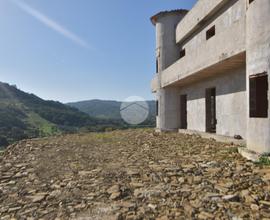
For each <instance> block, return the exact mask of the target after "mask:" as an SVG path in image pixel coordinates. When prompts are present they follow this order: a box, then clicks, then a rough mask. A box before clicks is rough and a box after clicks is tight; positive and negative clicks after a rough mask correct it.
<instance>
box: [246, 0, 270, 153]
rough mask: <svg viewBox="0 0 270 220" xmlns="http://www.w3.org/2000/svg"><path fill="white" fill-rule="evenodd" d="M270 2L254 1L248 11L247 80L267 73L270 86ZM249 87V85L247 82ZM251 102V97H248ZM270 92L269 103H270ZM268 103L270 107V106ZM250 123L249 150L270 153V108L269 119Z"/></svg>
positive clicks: (255, 120) (254, 120)
mask: <svg viewBox="0 0 270 220" xmlns="http://www.w3.org/2000/svg"><path fill="white" fill-rule="evenodd" d="M269 21H270V1H269V0H254V1H253V2H252V3H251V4H250V5H249V7H248V10H247V79H249V75H253V74H257V73H262V72H267V73H268V82H269V86H270V80H269V75H270V25H269ZM247 87H248V88H249V83H248V80H247ZM247 98H248V100H249V97H247ZM269 100H270V90H268V102H269V103H270V101H269ZM269 103H268V105H269ZM247 122H248V127H247V129H248V132H247V134H248V137H247V145H248V148H249V149H251V150H254V151H257V152H270V106H268V118H250V117H249V115H247Z"/></svg>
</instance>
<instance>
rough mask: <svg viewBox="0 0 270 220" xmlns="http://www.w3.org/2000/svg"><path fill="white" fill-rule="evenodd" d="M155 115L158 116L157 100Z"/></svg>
mask: <svg viewBox="0 0 270 220" xmlns="http://www.w3.org/2000/svg"><path fill="white" fill-rule="evenodd" d="M156 116H158V101H156Z"/></svg>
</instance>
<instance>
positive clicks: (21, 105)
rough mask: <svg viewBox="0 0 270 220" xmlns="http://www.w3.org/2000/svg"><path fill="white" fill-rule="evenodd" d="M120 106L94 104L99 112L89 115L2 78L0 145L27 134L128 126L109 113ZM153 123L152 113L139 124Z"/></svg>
mask: <svg viewBox="0 0 270 220" xmlns="http://www.w3.org/2000/svg"><path fill="white" fill-rule="evenodd" d="M100 102H102V101H100ZM97 106H98V103H97ZM117 106H118V103H117ZM116 109H117V110H116ZM119 109H120V105H119V106H118V107H117V108H115V109H114V110H112V108H110V107H108V106H104V105H103V107H99V108H98V109H96V108H94V110H93V111H94V112H96V113H95V114H93V116H89V114H87V113H85V112H82V111H80V110H78V109H77V108H74V107H72V106H69V105H64V104H62V103H60V102H55V101H45V100H43V99H41V98H39V97H37V96H35V95H33V94H28V93H25V92H23V91H21V90H19V89H17V87H16V86H11V85H9V84H6V83H1V82H0V148H1V147H3V146H7V145H8V144H10V143H13V142H14V141H18V140H21V139H25V138H34V137H44V136H50V135H57V134H62V133H66V132H69V133H70V132H77V131H105V130H112V129H124V128H129V127H130V126H129V125H127V124H126V123H125V122H124V121H123V120H121V118H120V117H118V116H117V117H115V116H113V117H112V116H111V115H110V114H109V113H110V112H114V113H113V114H115V115H116V112H117V113H118V114H119V116H120V113H119ZM98 111H100V113H98ZM102 115H103V116H102ZM153 125H154V118H153V117H149V119H148V120H147V121H145V122H144V123H143V124H142V125H140V126H153Z"/></svg>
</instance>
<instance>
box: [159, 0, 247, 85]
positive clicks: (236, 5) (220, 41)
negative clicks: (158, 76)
mask: <svg viewBox="0 0 270 220" xmlns="http://www.w3.org/2000/svg"><path fill="white" fill-rule="evenodd" d="M192 10H193V9H192ZM245 13H246V2H245V0H231V1H230V2H229V3H228V4H226V6H224V8H223V9H222V10H221V11H219V12H218V13H217V14H216V15H215V16H213V17H211V19H210V20H208V22H207V23H205V24H204V26H202V27H201V29H200V30H199V31H197V32H195V33H194V34H193V35H192V36H191V37H190V38H189V39H188V40H187V41H186V42H185V43H183V45H182V47H183V48H185V49H186V56H185V57H183V58H182V59H180V60H178V61H177V62H175V63H174V64H173V65H171V66H169V67H168V68H167V69H165V70H164V71H163V72H162V80H161V82H162V86H163V87H164V86H167V85H170V84H171V83H173V82H176V81H178V80H179V79H182V78H183V77H188V76H190V75H192V74H194V73H196V72H198V71H201V70H203V69H205V68H207V67H208V66H210V65H214V64H216V63H218V62H221V61H223V60H226V59H227V58H229V57H232V56H234V55H236V54H239V53H241V52H243V51H245V50H246V17H245ZM187 16H188V15H187ZM184 19H185V18H184ZM180 23H181V22H180ZM213 25H215V26H216V35H215V36H214V37H212V38H211V39H209V40H206V31H207V30H208V29H209V28H210V27H212V26H213Z"/></svg>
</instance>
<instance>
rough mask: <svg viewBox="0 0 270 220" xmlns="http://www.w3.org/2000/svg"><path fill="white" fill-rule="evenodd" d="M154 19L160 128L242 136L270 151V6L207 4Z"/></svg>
mask: <svg viewBox="0 0 270 220" xmlns="http://www.w3.org/2000/svg"><path fill="white" fill-rule="evenodd" d="M151 21H152V23H153V24H154V25H155V27H156V66H157V71H156V72H157V73H156V74H155V77H154V79H153V80H152V83H151V88H152V91H153V92H154V93H156V97H157V107H158V108H157V109H158V111H157V129H158V130H160V131H175V130H179V129H187V130H191V131H199V132H209V133H216V134H218V135H223V136H230V137H238V138H240V137H241V138H243V139H244V140H246V142H247V147H248V149H250V150H253V151H256V152H259V153H268V152H270V117H269V116H270V108H269V101H268V100H269V97H270V92H269V89H268V87H269V78H270V77H269V72H270V22H269V21H270V1H269V0H199V1H198V2H197V3H196V4H195V6H194V7H193V8H192V9H191V10H190V11H186V10H174V11H165V12H160V13H158V14H156V15H155V16H153V17H152V18H151Z"/></svg>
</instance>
